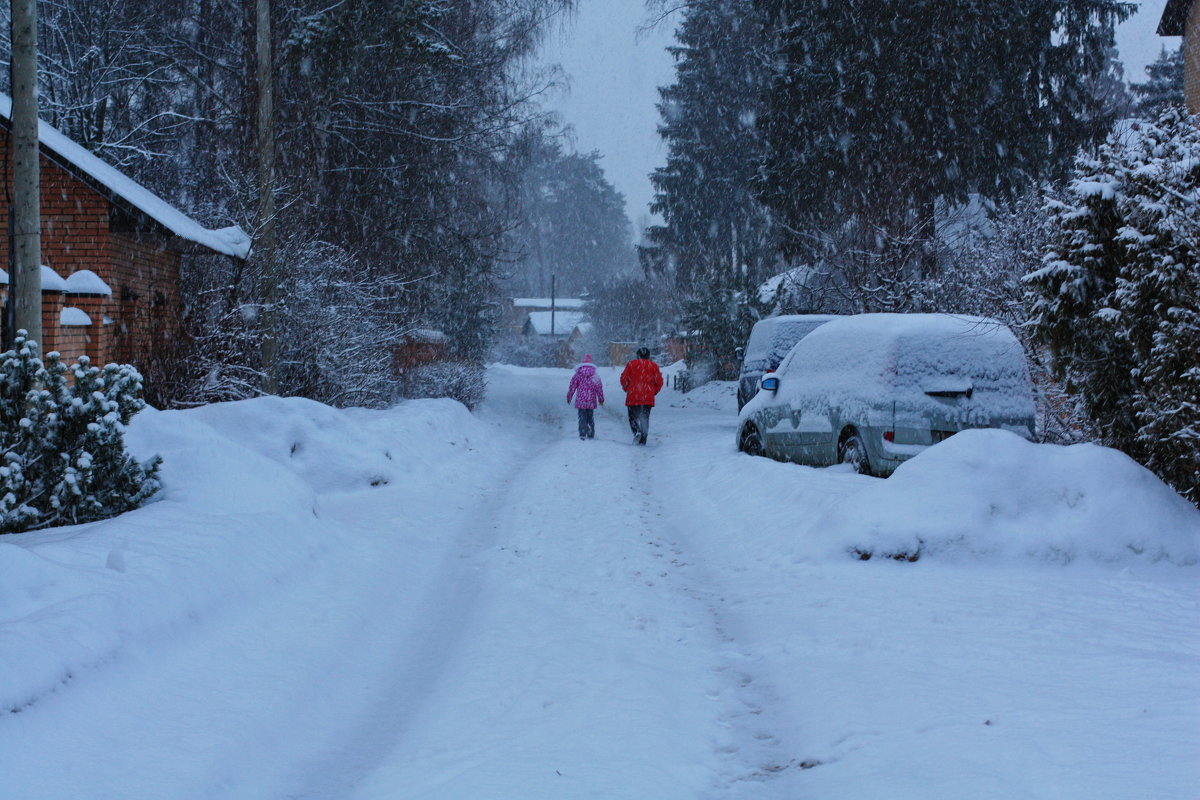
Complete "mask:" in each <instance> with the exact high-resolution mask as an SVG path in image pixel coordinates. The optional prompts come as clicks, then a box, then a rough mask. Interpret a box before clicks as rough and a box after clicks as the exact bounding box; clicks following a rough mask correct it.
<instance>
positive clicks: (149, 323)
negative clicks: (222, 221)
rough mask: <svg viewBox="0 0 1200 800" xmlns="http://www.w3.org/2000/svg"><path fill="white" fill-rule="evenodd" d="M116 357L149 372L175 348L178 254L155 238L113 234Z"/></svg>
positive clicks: (178, 324)
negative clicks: (148, 369)
mask: <svg viewBox="0 0 1200 800" xmlns="http://www.w3.org/2000/svg"><path fill="white" fill-rule="evenodd" d="M109 241H110V242H111V245H112V250H113V261H112V265H111V275H112V279H111V280H109V279H107V278H106V279H105V280H106V282H107V283H108V285H109V287H110V288H111V289H112V292H113V294H112V298H111V301H110V309H111V311H110V316H111V317H112V318H113V323H114V324H113V325H112V326H111V327H112V329H113V331H112V333H113V339H112V358H113V359H114V360H116V361H120V362H121V363H129V364H134V365H135V366H137V367H138V368H139V369H142V370H143V371H145V369H146V368H147V366H148V365H149V363H150V362H151V361H153V360H154V359H155V358H158V357H161V356H162V355H163V354H164V353H167V352H169V351H170V348H171V345H172V344H173V343H174V342H175V340H176V339H177V337H178V336H179V335H180V331H181V320H182V319H183V300H182V298H181V297H180V294H179V261H180V257H179V254H178V253H175V252H172V251H170V250H167V249H165V248H164V247H163V245H162V243H161V242H160V241H156V240H155V239H154V238H153V237H144V236H143V237H139V236H137V235H136V234H129V233H116V232H114V233H112V235H111V237H110V240H109Z"/></svg>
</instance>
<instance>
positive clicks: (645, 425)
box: [625, 406, 654, 444]
mask: <svg viewBox="0 0 1200 800" xmlns="http://www.w3.org/2000/svg"><path fill="white" fill-rule="evenodd" d="M625 408H626V409H628V411H629V430H631V431H633V435H634V437H635V438H637V443H638V444H645V443H646V436H648V435H649V433H650V409H652V408H654V406H625Z"/></svg>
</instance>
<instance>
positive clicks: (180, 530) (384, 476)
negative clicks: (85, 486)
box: [0, 367, 1200, 800]
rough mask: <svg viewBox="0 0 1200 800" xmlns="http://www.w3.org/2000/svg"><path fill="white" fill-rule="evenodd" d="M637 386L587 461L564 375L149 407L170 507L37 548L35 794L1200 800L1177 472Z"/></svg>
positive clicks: (29, 765) (1199, 637)
mask: <svg viewBox="0 0 1200 800" xmlns="http://www.w3.org/2000/svg"><path fill="white" fill-rule="evenodd" d="M601 375H602V377H603V378H604V380H605V382H606V385H607V388H608V394H609V405H608V406H606V407H605V408H603V409H601V410H600V411H599V412H598V413H597V439H596V440H595V441H588V442H580V441H579V440H578V439H577V438H576V437H575V436H574V412H573V410H572V409H571V408H569V407H568V406H567V404H566V403H565V402H564V396H565V392H566V386H567V381H568V378H569V372H567V371H565V370H531V369H520V368H515V367H494V368H492V369H491V370H490V371H489V382H490V388H489V394H488V399H487V401H486V402H485V403H484V405H483V407H482V408H481V409H480V411H479V412H478V413H477V414H475V415H471V414H468V413H467V412H466V411H465V410H464V409H463V408H462V407H461V406H459V405H457V404H456V403H453V402H451V401H410V402H406V403H403V404H401V405H400V406H398V407H397V408H395V409H392V410H389V411H381V412H376V411H364V410H349V411H337V410H333V409H329V408H327V407H324V406H321V405H319V404H316V403H311V402H308V401H303V400H296V399H288V400H279V399H273V398H268V399H262V400H254V401H246V402H242V403H231V404H223V405H218V406H211V407H207V408H204V409H197V410H194V411H188V412H148V413H146V414H144V415H143V416H142V417H140V418H139V419H138V420H136V421H135V425H134V432H133V434H134V435H133V436H132V439H131V440H132V443H133V444H134V446H135V447H136V448H137V449H138V451H139V454H140V455H141V454H149V453H150V452H159V453H161V454H162V455H163V456H164V458H165V459H166V463H165V466H164V473H163V474H164V481H165V485H166V490H165V492H164V496H163V499H162V500H161V501H159V502H156V503H153V504H151V505H150V506H148V507H146V508H144V509H140V510H138V511H136V512H133V513H131V514H127V515H124V516H123V517H121V518H118V519H116V520H110V521H107V522H102V523H94V524H91V525H85V526H78V527H74V528H64V529H58V530H55V531H50V532H44V533H38V534H21V535H16V536H6V537H4V538H3V539H0V796H2V797H20V798H35V799H36V798H63V797H79V798H92V797H95V798H110V797H111V798H142V797H145V798H163V797H170V798H225V797H229V798H283V797H311V798H361V799H365V798H401V797H403V798H464V797H471V798H521V799H522V800H528V799H533V798H631V799H632V798H651V797H652V798H795V797H805V798H818V799H819V798H830V799H831V800H833V799H834V798H838V799H839V800H840V799H841V798H850V797H852V798H855V799H856V800H864V799H865V798H889V800H902V799H903V798H909V797H912V798H922V800H929V798H947V800H949V799H950V798H954V800H958V799H959V798H963V797H971V798H990V797H995V798H1005V800H1012V799H1013V798H1045V799H1046V800H1050V799H1051V798H1053V799H1054V800H1060V798H1070V797H1079V798H1088V800H1094V798H1114V800H1115V799H1116V798H1128V797H1189V796H1194V794H1195V787H1196V786H1200V707H1198V705H1197V703H1196V702H1195V699H1196V695H1195V688H1196V686H1198V685H1200V613H1198V609H1200V604H1198V600H1200V590H1198V588H1197V581H1196V578H1197V576H1198V574H1200V573H1198V571H1197V570H1198V569H1200V568H1198V567H1197V542H1198V541H1200V514H1198V513H1197V512H1196V511H1195V510H1194V509H1192V508H1191V507H1190V506H1188V505H1187V504H1186V503H1183V501H1181V500H1179V498H1178V497H1176V496H1175V495H1174V494H1173V493H1171V492H1170V491H1169V490H1167V489H1166V488H1165V487H1163V486H1162V485H1161V484H1160V483H1159V482H1158V481H1157V480H1156V479H1154V478H1153V476H1150V475H1149V473H1146V472H1145V471H1144V470H1141V469H1140V468H1139V467H1137V466H1136V465H1134V464H1133V463H1132V462H1130V461H1129V460H1128V459H1126V458H1124V457H1123V456H1121V455H1120V454H1118V453H1114V452H1113V451H1108V450H1104V449H1102V448H1050V447H1039V446H1033V445H1028V444H1027V443H1024V442H1022V441H1020V440H1017V439H1016V437H1009V436H1007V435H1004V434H997V433H994V432H973V433H971V434H970V435H967V434H962V435H960V436H956V437H954V438H952V439H950V440H948V441H947V442H946V443H944V444H942V445H939V446H938V447H937V448H934V449H932V450H930V451H929V452H928V453H927V454H925V455H923V456H921V457H920V458H918V459H915V460H913V461H912V462H909V463H908V464H906V465H905V466H904V467H902V468H901V470H900V471H898V472H897V474H896V475H895V476H894V477H892V478H890V479H889V480H887V481H878V480H874V479H869V478H862V477H859V476H856V475H852V474H848V473H846V472H844V471H842V470H841V469H839V468H831V469H825V470H814V469H809V468H806V467H798V466H795V465H786V464H777V463H774V462H771V461H767V460H765V459H752V458H750V457H748V456H744V455H740V454H738V453H736V452H735V451H734V447H733V440H734V431H733V424H734V420H735V414H734V400H733V386H732V385H731V384H712V385H709V386H706V387H702V388H701V389H700V390H697V391H696V392H693V393H691V394H689V395H683V396H681V395H677V394H675V393H673V392H671V391H670V390H666V391H665V392H664V394H663V395H662V396H660V405H659V408H658V409H656V410H655V412H654V414H653V416H652V418H651V438H650V445H649V446H647V447H644V448H641V447H634V446H632V445H631V444H630V443H629V439H630V436H629V432H628V427H627V425H626V423H625V420H624V409H623V408H621V406H620V399H621V398H620V395H621V392H620V390H619V388H618V387H617V384H616V373H615V372H614V371H612V370H606V369H602V370H601ZM852 553H859V554H864V555H865V554H871V555H872V558H871V559H870V560H868V561H862V560H858V559H857V558H856V557H854V556H853V555H852ZM895 554H906V555H909V556H911V555H913V554H917V555H918V556H919V560H918V561H916V562H915V563H910V562H908V561H896V560H892V559H890V558H887V557H886V556H888V555H895Z"/></svg>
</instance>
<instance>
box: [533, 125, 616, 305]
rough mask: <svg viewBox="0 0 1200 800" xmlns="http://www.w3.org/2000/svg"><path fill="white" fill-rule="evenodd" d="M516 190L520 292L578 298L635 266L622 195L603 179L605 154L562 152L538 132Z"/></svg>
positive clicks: (541, 295) (556, 145)
mask: <svg viewBox="0 0 1200 800" xmlns="http://www.w3.org/2000/svg"><path fill="white" fill-rule="evenodd" d="M530 140H531V141H530V143H529V151H530V152H529V153H528V155H527V156H525V158H526V159H527V161H528V166H526V168H525V169H524V172H523V174H522V176H521V181H520V184H519V188H518V196H517V197H518V201H519V205H520V209H519V212H520V222H519V224H518V226H517V227H516V228H515V229H514V231H513V234H512V239H513V246H514V249H516V251H517V253H518V256H517V263H516V264H515V265H514V268H513V273H514V276H513V280H512V281H510V285H512V286H513V288H514V290H515V292H516V293H517V294H519V295H520V294H523V295H527V296H531V297H549V296H550V276H551V275H557V276H558V283H557V291H558V293H559V295H560V296H568V295H571V296H577V295H579V294H580V293H581V292H583V291H585V290H588V291H590V290H592V289H594V288H595V287H596V286H598V285H600V284H601V283H603V282H604V281H606V280H610V279H612V278H614V277H615V276H618V275H622V274H628V273H630V272H632V271H633V270H634V268H635V267H636V265H637V257H636V255H635V253H634V250H633V229H632V226H631V225H630V224H629V218H628V217H626V216H625V198H624V197H623V196H622V195H621V193H620V192H618V191H617V190H616V189H615V188H614V187H613V185H612V184H611V183H609V182H608V180H607V179H606V178H605V177H604V170H603V169H602V168H601V165H600V162H601V156H600V154H599V153H597V152H592V153H586V154H583V153H564V152H563V150H562V147H561V146H560V145H559V144H558V142H556V141H554V140H551V139H546V138H544V136H542V134H541V133H540V132H535V133H534V134H532V135H531V136H530Z"/></svg>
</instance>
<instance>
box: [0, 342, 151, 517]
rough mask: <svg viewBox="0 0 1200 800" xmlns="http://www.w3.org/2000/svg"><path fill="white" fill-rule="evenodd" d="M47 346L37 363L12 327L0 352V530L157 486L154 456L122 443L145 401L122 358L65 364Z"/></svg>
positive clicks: (133, 496) (110, 511) (118, 502)
mask: <svg viewBox="0 0 1200 800" xmlns="http://www.w3.org/2000/svg"><path fill="white" fill-rule="evenodd" d="M66 372H67V367H66V366H65V365H64V364H62V363H61V362H60V361H59V358H58V354H57V353H50V354H49V355H47V357H46V359H45V363H44V364H43V362H42V360H41V359H39V358H38V355H37V345H36V344H34V343H32V342H28V341H26V339H25V337H24V331H21V332H19V335H18V337H17V339H16V346H15V349H13V350H10V351H8V352H6V353H4V354H3V355H0V452H3V465H2V466H0V533H13V532H16V531H23V530H31V529H36V528H46V527H51V526H55V525H72V524H77V523H81V522H91V521H93V520H98V519H105V518H107V517H112V516H115V515H117V514H121V513H123V512H125V511H129V510H130V509H134V508H137V507H138V506H140V505H142V504H143V503H145V502H146V500H148V499H149V498H150V497H151V496H152V495H153V494H154V493H155V492H156V491H158V488H159V483H158V478H157V475H158V468H159V464H160V463H161V460H160V459H159V458H157V457H155V458H154V459H151V460H150V461H148V462H146V463H144V464H142V463H139V462H138V461H137V460H135V459H134V458H133V457H132V456H130V455H129V454H128V453H127V452H126V451H125V441H124V434H125V426H126V425H127V424H128V423H129V420H130V419H132V417H133V415H134V414H136V413H137V412H138V411H140V410H141V409H142V408H143V407H144V406H145V403H144V402H143V401H142V399H141V391H142V378H141V376H140V375H139V374H138V373H137V371H136V370H134V369H133V368H132V367H129V366H125V365H118V364H109V365H107V366H105V367H104V368H103V369H100V368H98V367H94V366H92V365H91V364H90V363H89V362H88V359H87V358H86V357H84V358H80V360H79V363H78V364H77V365H76V366H75V367H73V368H72V373H73V375H74V378H75V381H74V383H73V384H69V383H68V382H67V380H66Z"/></svg>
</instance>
